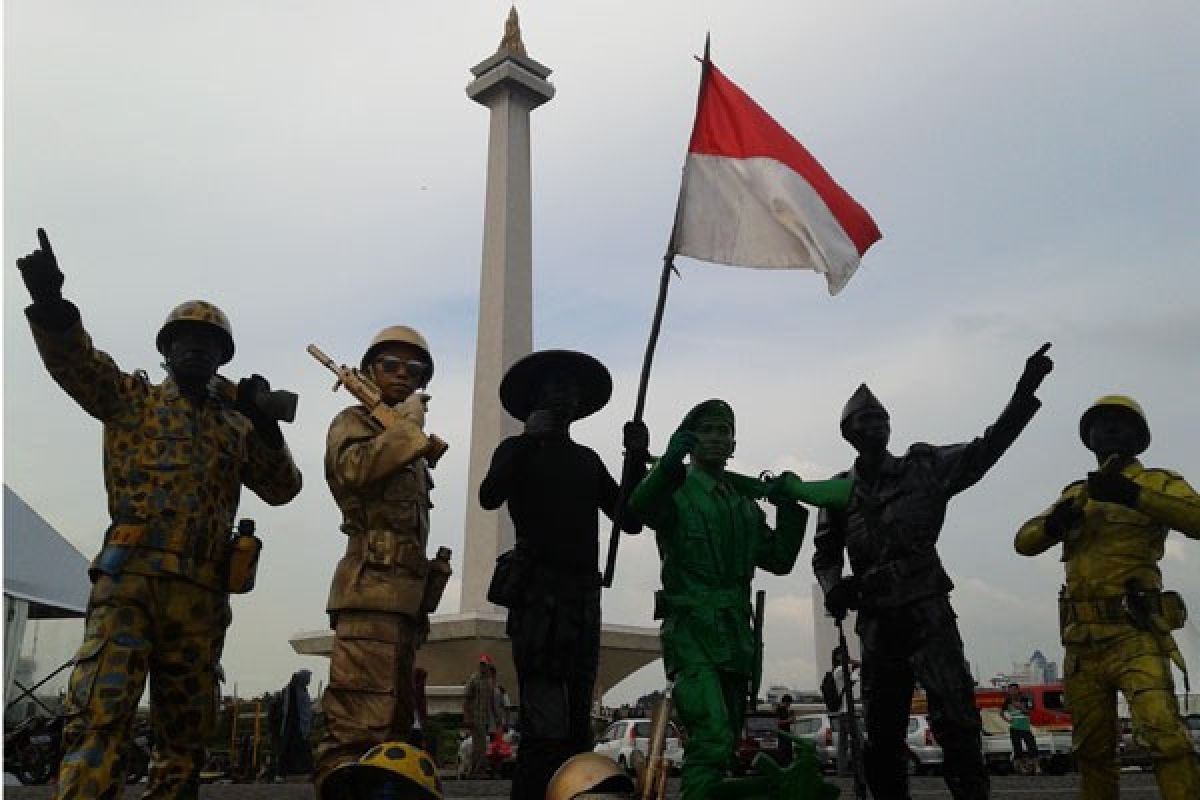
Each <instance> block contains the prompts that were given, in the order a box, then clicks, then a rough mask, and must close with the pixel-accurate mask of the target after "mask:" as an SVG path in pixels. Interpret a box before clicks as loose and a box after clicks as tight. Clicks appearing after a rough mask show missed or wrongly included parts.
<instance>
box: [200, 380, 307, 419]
mask: <svg viewBox="0 0 1200 800" xmlns="http://www.w3.org/2000/svg"><path fill="white" fill-rule="evenodd" d="M209 386H210V387H211V388H212V389H213V391H215V392H216V393H217V394H218V395H219V396H220V397H221V399H223V400H225V401H227V402H229V403H230V404H234V403H237V399H238V385H237V384H236V383H234V382H233V381H231V380H229V379H228V378H226V377H223V376H221V375H216V376H214V377H213V379H212V382H211V383H210V384H209ZM299 400H300V398H299V397H298V396H297V395H296V393H295V392H289V391H287V390H286V389H271V390H269V391H265V392H263V391H259V392H256V393H255V394H254V397H253V398H251V402H253V403H254V406H255V408H257V409H258V410H259V412H261V413H262V414H263V415H264V416H266V417H268V418H270V419H273V420H277V421H279V422H295V421H296V404H297V403H298V402H299Z"/></svg>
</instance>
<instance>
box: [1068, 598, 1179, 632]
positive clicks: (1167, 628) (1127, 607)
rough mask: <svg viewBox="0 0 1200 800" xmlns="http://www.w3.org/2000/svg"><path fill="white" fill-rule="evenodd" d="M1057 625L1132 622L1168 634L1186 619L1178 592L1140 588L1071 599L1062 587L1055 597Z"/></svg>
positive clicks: (1135, 625) (1136, 626)
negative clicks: (1056, 601)
mask: <svg viewBox="0 0 1200 800" xmlns="http://www.w3.org/2000/svg"><path fill="white" fill-rule="evenodd" d="M1058 617H1059V624H1060V625H1061V626H1062V627H1064V628H1065V627H1066V626H1067V625H1070V624H1072V623H1084V624H1102V625H1133V626H1134V627H1135V628H1137V629H1139V630H1143V631H1153V632H1157V633H1170V632H1171V631H1174V630H1178V629H1180V628H1182V627H1183V626H1184V624H1185V623H1186V622H1187V606H1186V605H1185V604H1184V602H1183V598H1182V597H1181V596H1180V595H1179V592H1170V591H1167V592H1164V591H1161V590H1159V589H1140V590H1137V591H1130V592H1126V593H1125V594H1119V595H1110V596H1108V597H1096V598H1087V599H1081V598H1073V597H1070V596H1068V595H1067V594H1066V589H1065V588H1064V589H1063V591H1062V593H1061V594H1060V595H1059V598H1058Z"/></svg>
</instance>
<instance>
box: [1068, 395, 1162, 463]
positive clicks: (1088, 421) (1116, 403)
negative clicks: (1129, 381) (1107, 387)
mask: <svg viewBox="0 0 1200 800" xmlns="http://www.w3.org/2000/svg"><path fill="white" fill-rule="evenodd" d="M1104 408H1118V409H1122V410H1123V413H1128V414H1131V415H1133V416H1134V417H1135V418H1136V419H1137V421H1138V425H1139V427H1140V428H1141V432H1142V439H1141V442H1140V443H1139V446H1138V449H1137V452H1136V453H1131V455H1137V454H1138V453H1141V452H1142V451H1144V450H1145V449H1146V448H1147V447H1149V446H1150V425H1149V424H1148V423H1147V422H1146V412H1145V411H1142V407H1141V406H1140V405H1138V402H1137V401H1136V400H1134V399H1133V398H1132V397H1128V396H1126V395H1123V394H1106V395H1104V397H1101V398H1100V399H1099V400H1097V401H1096V402H1094V403H1092V405H1091V406H1090V407H1089V408H1088V410H1087V411H1085V412H1083V416H1081V417H1080V418H1079V438H1080V439H1082V440H1083V446H1084V447H1086V448H1088V449H1089V450H1090V449H1091V447H1092V445H1091V442H1089V441H1088V437H1089V435H1090V433H1091V428H1092V420H1094V419H1095V418H1096V414H1097V413H1099V412H1100V410H1101V409H1104Z"/></svg>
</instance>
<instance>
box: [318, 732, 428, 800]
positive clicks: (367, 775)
mask: <svg viewBox="0 0 1200 800" xmlns="http://www.w3.org/2000/svg"><path fill="white" fill-rule="evenodd" d="M387 784H391V785H390V786H388V788H387V790H386V791H383V792H382V794H383V795H386V796H387V797H388V798H391V800H442V782H441V779H440V778H439V777H438V771H437V767H436V766H434V763H433V759H432V758H430V757H429V754H428V753H426V752H425V751H424V750H421V749H419V748H416V747H413V746H412V745H411V744H408V743H407V742H384V743H383V744H377V745H375V746H374V747H372V748H371V749H370V750H368V751H367V752H366V753H365V754H364V755H363V757H362V758H360V759H359V760H358V761H352V762H350V763H348V764H342V765H341V766H339V767H337V768H336V769H334V770H333V771H332V772H330V773H329V775H328V777H326V778H325V780H323V781H322V782H321V786H320V797H321V800H371V798H372V797H373V796H375V795H376V794H378V793H380V790H381V789H382V787H384V786H385V785H387Z"/></svg>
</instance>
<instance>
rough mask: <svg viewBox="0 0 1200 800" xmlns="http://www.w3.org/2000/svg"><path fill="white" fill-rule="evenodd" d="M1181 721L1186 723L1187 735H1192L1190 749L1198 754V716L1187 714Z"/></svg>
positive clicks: (1199, 742)
mask: <svg viewBox="0 0 1200 800" xmlns="http://www.w3.org/2000/svg"><path fill="white" fill-rule="evenodd" d="M1183 721H1184V722H1186V723H1187V726H1188V733H1190V734H1191V735H1192V749H1193V750H1195V751H1196V752H1197V753H1200V714H1188V715H1187V716H1186V717H1184V718H1183Z"/></svg>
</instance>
